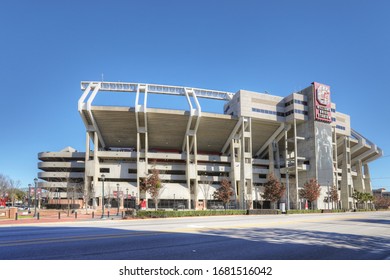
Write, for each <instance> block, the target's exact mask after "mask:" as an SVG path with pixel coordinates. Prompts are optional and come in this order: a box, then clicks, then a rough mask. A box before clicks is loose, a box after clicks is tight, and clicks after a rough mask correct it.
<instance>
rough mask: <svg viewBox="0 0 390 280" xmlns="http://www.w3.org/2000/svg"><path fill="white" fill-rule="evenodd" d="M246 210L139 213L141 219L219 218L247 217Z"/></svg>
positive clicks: (148, 211)
mask: <svg viewBox="0 0 390 280" xmlns="http://www.w3.org/2000/svg"><path fill="white" fill-rule="evenodd" d="M245 214H246V210H226V211H225V210H198V211H196V210H184V211H150V210H147V211H138V212H137V217H140V218H172V217H194V216H217V215H245Z"/></svg>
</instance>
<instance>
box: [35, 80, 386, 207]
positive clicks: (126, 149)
mask: <svg viewBox="0 0 390 280" xmlns="http://www.w3.org/2000/svg"><path fill="white" fill-rule="evenodd" d="M81 90H82V95H81V97H80V99H79V102H78V111H79V113H80V117H81V119H82V121H83V123H84V125H85V135H86V142H85V152H79V151H76V150H74V149H73V148H71V147H67V148H65V149H63V150H62V151H58V152H41V153H39V154H38V158H39V160H40V161H39V162H38V168H39V169H40V170H41V172H39V173H38V178H39V179H40V180H41V181H40V182H39V187H40V188H42V189H43V190H45V192H44V193H45V200H46V203H47V204H48V205H56V206H57V207H61V206H64V205H66V204H68V203H70V201H71V203H72V204H74V205H78V207H94V208H96V207H99V206H100V205H102V203H103V202H104V204H103V205H105V204H108V205H109V206H112V207H118V208H122V209H123V208H129V207H135V205H138V204H139V203H140V201H145V202H146V207H147V208H154V207H155V205H154V202H153V200H152V199H151V197H150V195H149V194H148V193H147V192H142V191H140V188H139V186H140V183H141V181H142V180H143V178H145V177H147V176H148V174H150V173H151V170H152V169H156V170H159V172H160V178H161V179H162V182H163V188H162V190H161V192H160V196H159V204H158V208H183V209H197V210H201V209H213V208H217V207H220V206H221V203H220V201H216V200H215V199H214V198H213V195H212V194H213V193H214V191H215V190H216V189H218V188H219V186H220V182H221V180H222V179H223V178H228V179H229V181H230V182H231V185H232V187H233V190H234V191H233V193H234V194H233V195H232V196H231V202H230V204H229V207H231V208H237V209H252V208H255V209H257V208H271V203H270V201H266V200H264V199H263V198H262V193H263V190H264V186H263V185H264V183H265V182H266V181H267V176H268V174H271V173H272V174H274V175H275V176H276V177H277V178H279V179H280V180H281V182H282V183H283V184H284V185H285V186H286V187H287V191H286V193H285V195H284V197H283V198H282V199H281V201H280V202H281V203H282V204H284V205H285V206H286V207H287V208H288V209H304V208H305V206H306V207H307V202H306V201H305V200H304V199H302V198H301V197H299V190H300V189H301V188H302V186H303V185H304V184H305V182H307V181H308V180H309V179H311V178H315V179H316V180H317V181H318V183H319V184H320V186H321V194H320V197H319V198H318V199H317V201H315V202H313V207H314V208H316V209H329V208H336V207H337V208H340V209H353V208H354V207H355V204H354V201H353V198H352V193H353V191H354V190H357V191H360V192H369V193H371V192H372V190H371V182H370V171H369V166H368V163H369V162H371V161H373V160H375V159H377V158H379V157H381V156H382V150H381V149H380V148H378V147H377V146H376V145H375V144H374V143H373V142H371V141H369V140H368V139H367V138H366V137H364V136H362V135H361V134H359V133H358V132H356V131H355V130H353V129H352V128H351V126H350V116H349V115H347V114H344V113H341V112H339V111H337V109H336V104H335V103H332V102H331V93H330V87H329V86H327V85H324V84H320V83H317V82H314V83H312V84H311V85H309V86H308V87H307V88H305V89H302V90H300V91H297V92H293V93H291V94H290V95H288V96H286V97H279V96H274V95H270V94H268V93H258V92H251V91H247V90H239V91H237V92H236V93H231V92H224V91H218V90H207V89H198V88H191V87H183V86H168V85H156V84H141V83H123V82H81ZM102 92H104V93H105V94H107V93H108V94H112V95H114V94H117V93H126V94H128V96H131V97H132V98H129V100H131V99H133V101H134V102H133V104H130V102H129V105H128V106H113V105H104V106H101V105H99V106H97V105H93V102H94V100H95V98H96V96H97V95H98V94H100V93H102ZM154 95H162V96H161V97H160V98H168V96H177V97H181V98H183V100H185V101H186V104H187V107H186V108H184V109H182V110H178V109H163V108H155V107H153V108H152V107H150V106H148V104H149V103H148V98H150V97H151V96H154ZM205 99H209V100H218V101H221V102H218V103H221V104H223V105H222V106H223V112H224V113H210V112H205V111H204V110H202V106H201V104H202V102H204V101H205ZM221 112H222V108H221ZM332 186H336V188H337V189H338V193H339V200H338V201H336V202H334V201H332V203H331V204H330V203H329V198H328V194H329V188H330V187H332Z"/></svg>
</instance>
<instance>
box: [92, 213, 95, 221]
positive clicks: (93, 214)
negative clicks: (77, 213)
mask: <svg viewBox="0 0 390 280" xmlns="http://www.w3.org/2000/svg"><path fill="white" fill-rule="evenodd" d="M94 218H95V212H93V211H92V219H94Z"/></svg>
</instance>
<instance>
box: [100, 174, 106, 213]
mask: <svg viewBox="0 0 390 280" xmlns="http://www.w3.org/2000/svg"><path fill="white" fill-rule="evenodd" d="M101 178H102V219H103V218H104V179H105V178H106V176H104V174H102V176H101Z"/></svg>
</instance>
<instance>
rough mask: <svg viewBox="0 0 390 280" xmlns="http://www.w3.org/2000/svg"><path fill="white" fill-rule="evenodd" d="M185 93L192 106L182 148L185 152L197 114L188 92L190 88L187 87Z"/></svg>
mask: <svg viewBox="0 0 390 280" xmlns="http://www.w3.org/2000/svg"><path fill="white" fill-rule="evenodd" d="M184 93H185V96H186V98H187V102H188V106H189V107H190V116H189V118H188V123H187V128H186V133H185V135H184V140H183V145H182V148H181V150H182V151H183V152H184V151H185V150H186V148H187V136H188V135H189V134H190V130H191V124H192V118H193V116H194V114H195V112H194V108H193V107H192V103H191V99H190V96H189V94H188V90H187V89H185V91H184Z"/></svg>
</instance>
